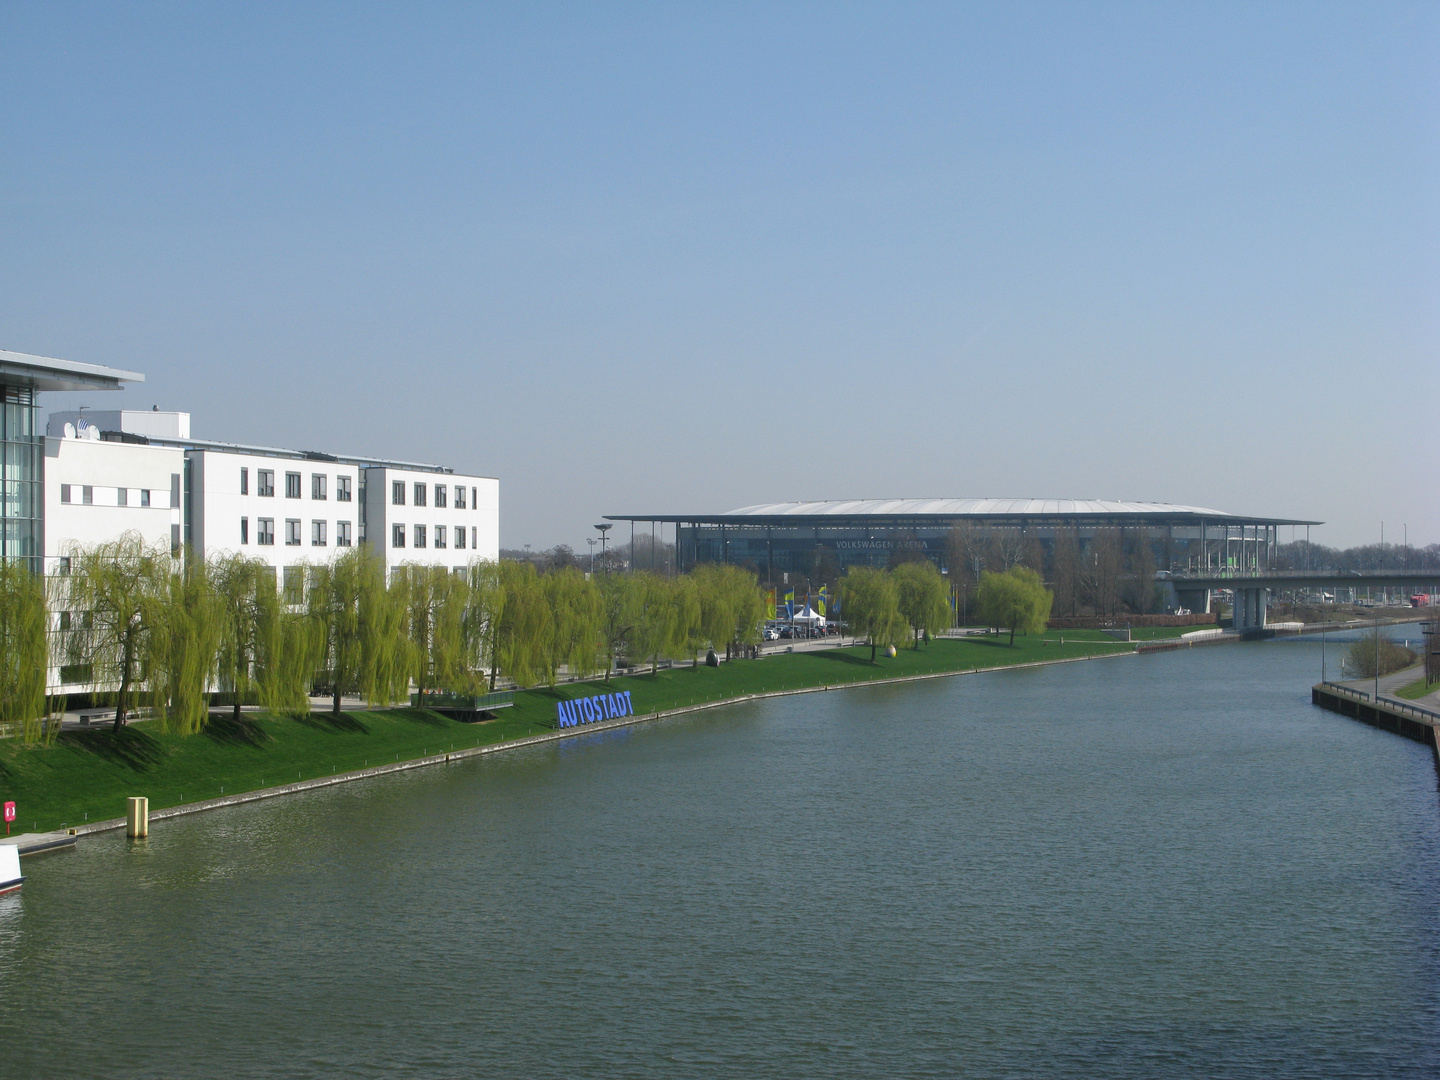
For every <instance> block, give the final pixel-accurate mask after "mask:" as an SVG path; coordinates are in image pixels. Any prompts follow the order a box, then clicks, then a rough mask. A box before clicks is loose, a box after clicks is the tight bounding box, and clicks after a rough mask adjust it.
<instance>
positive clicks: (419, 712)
mask: <svg viewBox="0 0 1440 1080" xmlns="http://www.w3.org/2000/svg"><path fill="white" fill-rule="evenodd" d="M385 712H386V715H388V716H393V717H395V719H397V720H409V721H410V722H411V723H413V724H424V725H425V726H426V727H434V728H443V727H449V726H450V721H449V720H447V719H446V718H445V717H443V716H441V715H440V714H439V713H437V712H431V711H430V710H429V709H404V708H401V709H386V710H385Z"/></svg>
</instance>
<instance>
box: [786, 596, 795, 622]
mask: <svg viewBox="0 0 1440 1080" xmlns="http://www.w3.org/2000/svg"><path fill="white" fill-rule="evenodd" d="M785 617H786V618H787V619H793V618H794V617H795V590H794V589H786V590H785Z"/></svg>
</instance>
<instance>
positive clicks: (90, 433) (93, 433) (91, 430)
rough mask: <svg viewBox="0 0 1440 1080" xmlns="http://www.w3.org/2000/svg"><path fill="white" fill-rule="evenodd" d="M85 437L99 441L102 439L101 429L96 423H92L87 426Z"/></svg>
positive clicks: (92, 440)
mask: <svg viewBox="0 0 1440 1080" xmlns="http://www.w3.org/2000/svg"><path fill="white" fill-rule="evenodd" d="M85 438H87V439H89V440H90V441H91V442H99V441H100V429H99V428H98V427H96V426H95V425H94V424H91V425H90V426H89V427H87V428H86V429H85Z"/></svg>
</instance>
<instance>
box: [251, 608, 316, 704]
mask: <svg viewBox="0 0 1440 1080" xmlns="http://www.w3.org/2000/svg"><path fill="white" fill-rule="evenodd" d="M323 644H324V638H323V636H322V634H321V633H320V627H319V626H318V625H317V623H316V621H315V620H314V619H313V618H312V617H311V615H310V613H309V612H307V611H304V610H295V609H294V607H292V606H290V605H285V604H282V605H279V606H278V607H277V608H276V609H275V610H274V611H266V612H265V619H264V622H263V623H262V624H261V627H260V663H259V680H258V682H259V689H260V704H261V705H262V706H263V707H264V708H266V709H269V710H271V711H272V712H284V713H302V714H303V713H308V712H309V711H310V687H311V685H312V684H313V682H314V678H315V669H316V668H317V667H318V666H319V657H320V653H321V649H322V647H323Z"/></svg>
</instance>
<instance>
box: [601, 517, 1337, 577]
mask: <svg viewBox="0 0 1440 1080" xmlns="http://www.w3.org/2000/svg"><path fill="white" fill-rule="evenodd" d="M606 517H607V520H610V521H627V522H630V523H631V525H632V528H633V527H634V526H635V525H637V524H642V525H643V524H646V523H649V524H650V526H651V528H652V530H653V529H654V528H656V527H660V528H662V529H663V528H664V527H666V526H669V527H671V528H673V530H674V538H675V546H676V560H677V562H678V564H679V567H680V569H681V570H688V569H690V568H691V567H693V566H695V565H697V564H700V563H709V562H723V563H733V564H736V565H742V566H751V567H753V568H754V569H756V570H757V571H758V572H759V573H760V575H761V576H762V577H763V578H766V579H770V580H773V579H776V578H778V577H780V576H781V575H783V574H784V573H787V572H789V573H797V572H798V573H810V572H811V571H812V569H813V567H814V566H815V565H816V561H817V557H819V556H821V555H822V554H828V556H829V557H833V560H834V564H835V565H836V566H837V567H838V569H839V570H840V571H841V572H843V571H844V570H845V569H846V568H847V567H850V566H857V565H858V566H885V565H887V564H889V563H891V562H892V561H894V558H895V556H896V554H897V553H903V552H905V551H907V550H908V551H911V552H918V553H921V554H923V555H924V556H925V557H926V558H928V559H930V560H931V561H932V562H934V563H935V564H936V565H937V566H939V567H940V568H941V569H942V570H948V569H949V568H948V567H947V566H946V558H947V551H948V550H950V543H949V540H950V535H951V530H953V529H960V530H968V531H971V532H972V535H973V534H974V533H979V534H980V535H981V536H982V537H985V536H1005V537H1009V538H1012V539H1018V540H1020V541H1022V542H1026V543H1028V542H1030V541H1032V540H1033V541H1035V542H1038V543H1039V544H1040V546H1041V548H1042V549H1044V550H1045V551H1046V554H1047V556H1048V554H1049V553H1050V551H1051V550H1052V549H1053V545H1054V542H1055V538H1056V536H1057V535H1062V534H1063V533H1065V532H1066V531H1069V532H1070V534H1071V535H1072V536H1073V538H1074V539H1075V541H1076V542H1077V544H1078V546H1079V548H1080V550H1081V551H1084V550H1085V548H1086V547H1088V545H1089V544H1090V543H1091V542H1092V541H1093V540H1094V538H1095V537H1096V536H1097V535H1098V534H1099V533H1101V532H1102V531H1105V530H1114V531H1116V532H1118V533H1119V535H1120V536H1121V538H1122V539H1125V540H1127V541H1134V540H1136V539H1139V538H1141V537H1143V538H1144V539H1145V540H1146V541H1147V542H1148V543H1149V544H1150V547H1151V550H1152V552H1153V555H1154V564H1155V566H1156V567H1157V568H1158V569H1160V570H1171V571H1185V570H1193V571H1199V570H1206V571H1215V570H1226V569H1229V570H1235V571H1244V570H1262V569H1267V568H1269V567H1271V566H1273V565H1274V561H1275V553H1276V548H1277V547H1278V545H1279V543H1280V538H1279V528H1280V526H1282V525H1291V526H1301V525H1318V524H1320V523H1319V522H1314V521H1300V520H1295V519H1291V518H1269V517H1253V516H1245V515H1239V514H1227V513H1223V512H1221V511H1218V510H1210V509H1206V508H1204V507H1197V506H1177V505H1173V504H1170V503H1139V502H1118V501H1115V502H1111V501H1105V500H1071V499H889V500H885V499H875V500H856V501H837V502H795V503H764V504H760V505H756V506H747V507H743V508H741V509H739V510H732V511H729V512H727V513H722V514H711V515H704V514H685V515H673V514H672V515H655V514H637V515H630V514H612V515H606ZM827 561H828V559H827Z"/></svg>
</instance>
